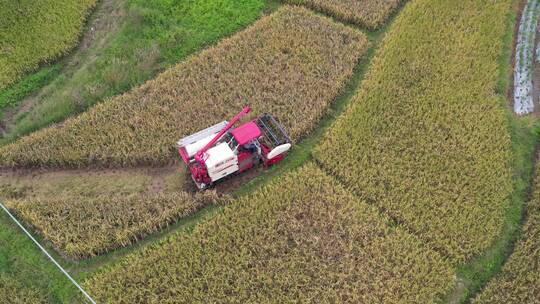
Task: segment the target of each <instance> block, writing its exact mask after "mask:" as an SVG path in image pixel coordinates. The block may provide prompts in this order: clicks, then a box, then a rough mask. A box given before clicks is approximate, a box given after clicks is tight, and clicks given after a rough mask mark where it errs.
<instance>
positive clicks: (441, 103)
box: [314, 1, 512, 263]
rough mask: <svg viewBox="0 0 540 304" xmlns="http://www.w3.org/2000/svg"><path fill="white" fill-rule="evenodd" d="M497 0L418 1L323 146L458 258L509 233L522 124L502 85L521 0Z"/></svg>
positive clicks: (347, 172)
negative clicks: (513, 132) (507, 40)
mask: <svg viewBox="0 0 540 304" xmlns="http://www.w3.org/2000/svg"><path fill="white" fill-rule="evenodd" d="M488 2H489V1H474V2H470V1H452V2H448V1H413V2H412V3H410V4H409V5H407V6H406V8H405V9H404V10H403V12H402V13H401V14H400V16H399V17H398V18H397V20H396V21H395V23H394V25H393V29H394V30H391V31H389V32H388V34H387V35H386V37H385V42H384V45H383V47H382V48H381V49H380V51H379V53H378V54H377V56H376V57H375V58H374V60H373V63H372V66H371V70H370V71H369V74H368V76H367V79H366V80H365V81H364V83H363V84H362V88H361V89H360V90H359V91H358V93H357V95H356V96H355V97H354V98H353V101H352V103H351V104H350V106H349V107H348V109H347V110H346V112H345V114H344V115H342V116H341V117H340V118H339V119H338V120H337V123H336V124H335V125H334V126H332V127H331V129H330V131H329V132H328V133H327V134H326V135H325V137H324V140H322V141H321V143H320V145H319V146H318V147H317V148H316V150H315V152H314V154H315V157H316V159H317V161H318V162H319V163H320V164H321V165H322V166H323V167H324V168H325V169H326V170H327V171H328V172H332V174H335V175H336V176H337V177H338V178H339V179H340V180H342V181H343V182H344V183H345V184H346V185H347V186H349V187H351V188H352V189H353V190H354V191H355V193H356V194H357V195H358V196H360V197H361V198H363V199H364V200H366V201H369V202H372V203H373V204H374V205H376V206H377V207H378V208H379V209H380V210H381V211H382V212H384V213H385V214H387V215H388V216H390V217H391V218H393V219H394V220H395V221H397V222H398V223H400V224H402V225H404V226H405V227H407V228H408V229H409V230H410V231H412V232H414V233H415V234H417V235H418V236H419V237H420V238H422V239H423V240H424V241H425V242H427V243H429V244H430V245H431V246H432V247H434V248H436V249H437V250H438V251H439V252H441V253H443V254H444V255H445V256H447V257H448V258H449V259H451V260H452V261H453V262H454V263H462V262H464V261H466V260H467V259H469V258H471V257H472V256H474V255H476V254H479V253H480V252H482V251H483V250H485V249H486V248H488V247H489V246H490V245H491V243H492V242H493V241H494V240H495V239H496V237H497V236H498V235H499V234H500V233H501V230H502V224H503V219H504V213H505V210H506V208H507V206H508V197H509V195H510V192H511V191H512V189H511V180H512V178H511V167H510V166H511V165H510V162H511V157H512V156H511V151H510V150H511V145H510V134H509V129H508V125H507V116H506V114H505V109H504V108H503V107H501V106H500V104H501V103H502V102H501V99H502V98H503V97H502V96H497V94H496V89H497V85H498V81H499V80H498V73H497V69H498V58H499V56H500V54H501V52H502V48H503V45H502V43H501V41H502V37H503V36H504V34H505V30H506V27H505V25H504V23H501V22H500V20H501V19H504V18H505V17H506V14H507V12H508V10H509V8H510V1H499V2H497V3H491V2H489V4H488ZM486 6H487V7H489V9H486ZM464 11H465V12H467V14H462V13H461V12H464ZM469 14H470V15H474V16H476V17H475V18H470V17H469ZM441 37H444V39H440V38H441ZM450 42H451V43H450ZM426 58H429V60H426ZM458 121H459V123H456V122H458ZM336 151H337V152H336Z"/></svg>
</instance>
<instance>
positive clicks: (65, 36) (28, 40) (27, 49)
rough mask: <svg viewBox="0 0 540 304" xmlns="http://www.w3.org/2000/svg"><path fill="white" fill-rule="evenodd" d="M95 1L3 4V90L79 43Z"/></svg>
mask: <svg viewBox="0 0 540 304" xmlns="http://www.w3.org/2000/svg"><path fill="white" fill-rule="evenodd" d="M95 4H96V1H95V0H83V1H73V0H61V1H55V0H36V1H28V0H23V1H2V2H0V37H1V38H0V90H1V89H4V88H5V87H7V86H8V85H10V84H12V83H13V82H14V81H16V80H18V79H19V78H20V77H21V76H23V75H24V74H25V73H27V72H30V71H32V70H34V69H36V68H37V67H38V66H39V64H41V63H44V62H50V61H53V60H54V59H56V58H58V57H59V56H61V55H63V54H66V53H68V52H69V51H70V50H71V49H72V48H73V47H75V46H76V45H77V43H78V38H79V37H80V34H81V30H82V27H83V25H84V21H85V19H86V16H87V15H88V14H89V12H90V10H91V9H92V7H93V6H94V5H95Z"/></svg>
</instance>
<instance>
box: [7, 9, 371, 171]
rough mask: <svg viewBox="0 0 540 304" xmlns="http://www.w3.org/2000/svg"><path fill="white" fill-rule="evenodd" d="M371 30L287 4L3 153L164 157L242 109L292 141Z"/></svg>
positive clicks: (34, 160)
mask: <svg viewBox="0 0 540 304" xmlns="http://www.w3.org/2000/svg"><path fill="white" fill-rule="evenodd" d="M367 43H368V42H367V40H366V37H365V35H363V34H362V33H361V32H359V31H356V30H354V29H351V28H348V27H345V26H344V25H340V24H337V23H334V22H333V21H331V20H330V19H328V18H324V17H320V16H317V15H315V14H313V13H312V12H309V11H308V10H306V9H303V8H299V7H284V8H282V9H280V10H278V11H277V12H276V13H274V14H272V15H270V16H267V17H265V18H262V19H261V20H259V21H258V22H256V23H255V24H254V25H253V26H251V27H250V28H248V29H246V30H244V31H242V32H240V33H238V34H236V35H235V36H233V37H232V38H230V39H226V40H224V41H222V42H220V43H219V44H218V45H217V46H216V47H212V48H210V49H207V50H205V51H203V52H202V53H200V54H199V55H196V56H194V57H191V58H190V59H188V60H187V61H186V62H183V63H180V64H178V65H177V66H175V67H174V68H171V69H169V70H168V71H166V72H164V73H163V74H161V75H160V76H158V77H157V78H156V79H154V80H152V81H149V82H147V83H146V84H144V85H142V86H141V87H139V88H137V89H134V90H133V91H131V92H129V93H127V94H124V95H122V96H118V97H115V98H113V99H111V100H108V101H106V102H103V103H101V104H99V105H97V106H96V107H94V108H93V109H91V110H90V111H88V112H86V113H84V114H82V115H81V116H79V117H77V118H75V119H70V120H68V121H66V122H65V123H64V124H63V125H62V126H56V127H51V128H48V129H45V130H42V131H39V132H36V133H34V134H32V135H30V136H27V137H25V138H22V139H21V140H19V141H18V142H16V143H14V144H11V145H9V146H6V147H3V148H2V149H1V150H0V164H2V165H3V166H70V167H81V166H86V165H90V164H93V165H101V166H131V165H139V164H152V165H156V164H163V163H167V162H170V160H171V159H172V158H173V157H175V156H174V155H175V153H176V152H175V149H174V145H175V143H176V141H177V140H178V139H179V138H181V137H184V136H186V135H189V134H191V133H193V132H196V131H198V130H200V129H203V128H205V127H208V126H210V125H212V124H214V123H218V122H220V121H222V120H224V119H230V118H231V117H232V116H234V115H235V114H236V113H237V112H239V111H240V110H241V109H242V107H243V106H245V105H250V106H252V108H253V109H254V113H255V114H261V113H263V112H269V113H272V114H273V115H275V116H276V117H277V118H278V120H280V121H281V122H282V123H283V124H284V126H285V127H286V129H287V130H288V132H289V133H290V135H291V137H292V138H293V139H298V138H299V137H301V136H302V135H304V134H306V133H307V132H309V131H310V130H311V129H312V128H313V127H314V125H315V124H316V122H317V121H318V120H319V118H320V117H321V116H322V115H323V114H324V113H325V112H326V109H327V107H328V105H329V104H330V103H331V102H332V101H333V100H334V98H335V97H336V96H337V94H338V93H339V91H340V89H341V88H342V87H343V86H344V84H345V83H346V81H347V79H348V78H349V77H350V76H351V75H352V72H353V69H354V67H355V65H356V63H357V61H358V60H359V58H360V56H361V55H362V54H363V53H364V52H365V50H366V47H367Z"/></svg>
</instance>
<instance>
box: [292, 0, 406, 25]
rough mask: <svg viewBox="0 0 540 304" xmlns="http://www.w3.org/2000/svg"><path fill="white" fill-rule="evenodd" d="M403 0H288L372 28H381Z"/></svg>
mask: <svg viewBox="0 0 540 304" xmlns="http://www.w3.org/2000/svg"><path fill="white" fill-rule="evenodd" d="M402 1H403V0H286V2H289V3H292V4H302V5H306V6H308V7H311V8H314V9H316V10H320V11H323V12H325V13H328V14H330V15H332V16H334V17H336V18H338V19H342V20H345V21H347V22H352V23H355V24H358V25H360V26H364V27H367V28H369V29H371V30H376V29H378V28H380V27H381V26H382V25H383V24H384V22H385V21H386V19H387V18H388V16H389V15H390V14H391V13H392V12H393V11H394V10H395V9H396V8H397V7H398V5H399V4H400V2H402Z"/></svg>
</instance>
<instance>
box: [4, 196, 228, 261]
mask: <svg viewBox="0 0 540 304" xmlns="http://www.w3.org/2000/svg"><path fill="white" fill-rule="evenodd" d="M217 200H218V198H217V195H216V193H215V192H211V191H207V192H204V193H199V194H196V195H192V194H189V193H186V192H173V193H162V194H152V195H129V196H111V195H103V196H97V197H81V196H69V195H59V196H57V197H39V198H28V199H23V200H12V201H8V202H7V203H6V205H7V206H8V208H10V209H12V210H14V211H15V213H16V214H17V215H18V216H19V217H21V218H22V219H23V220H24V221H25V222H27V223H29V224H31V225H32V226H33V227H34V228H35V229H36V230H37V232H38V233H39V234H41V235H42V236H43V237H44V238H46V239H47V240H49V241H50V242H51V243H52V244H53V246H54V247H55V249H56V250H58V251H59V252H61V253H63V254H64V255H65V256H67V257H69V258H72V259H83V258H88V257H92V256H95V255H99V254H102V253H105V252H107V251H110V250H113V249H116V248H119V247H124V246H128V245H130V244H132V243H135V242H137V241H138V240H139V239H141V238H143V237H145V236H146V235H148V234H150V233H153V232H156V231H158V230H160V229H163V228H165V227H166V226H168V225H169V224H171V223H173V222H175V221H177V220H178V219H180V218H182V217H186V216H188V215H190V214H192V213H194V212H195V211H197V210H199V209H200V208H202V207H204V206H206V205H208V204H211V203H214V202H216V201H217Z"/></svg>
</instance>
